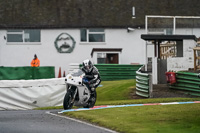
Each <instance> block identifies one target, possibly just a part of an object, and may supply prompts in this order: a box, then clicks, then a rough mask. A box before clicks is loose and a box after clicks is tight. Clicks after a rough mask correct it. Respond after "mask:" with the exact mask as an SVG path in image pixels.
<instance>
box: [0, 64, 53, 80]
mask: <svg viewBox="0 0 200 133" xmlns="http://www.w3.org/2000/svg"><path fill="white" fill-rule="evenodd" d="M49 78H55V68H54V67H0V80H20V79H24V80H28V79H49Z"/></svg>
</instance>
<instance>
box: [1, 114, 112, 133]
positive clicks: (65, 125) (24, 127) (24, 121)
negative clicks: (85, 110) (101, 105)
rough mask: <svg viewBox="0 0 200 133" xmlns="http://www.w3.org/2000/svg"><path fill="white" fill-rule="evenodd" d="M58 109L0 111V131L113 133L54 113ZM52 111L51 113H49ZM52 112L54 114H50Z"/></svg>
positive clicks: (25, 132)
mask: <svg viewBox="0 0 200 133" xmlns="http://www.w3.org/2000/svg"><path fill="white" fill-rule="evenodd" d="M58 111H59V110H54V111H52V110H51V111H47V110H25V111H0V133H111V132H112V133H113V132H114V131H111V130H109V129H105V128H101V127H98V126H93V125H92V124H86V123H84V122H80V121H75V120H73V119H69V118H67V117H59V116H58V115H56V114H54V112H58ZM51 112H52V113H51ZM52 114H54V115H52Z"/></svg>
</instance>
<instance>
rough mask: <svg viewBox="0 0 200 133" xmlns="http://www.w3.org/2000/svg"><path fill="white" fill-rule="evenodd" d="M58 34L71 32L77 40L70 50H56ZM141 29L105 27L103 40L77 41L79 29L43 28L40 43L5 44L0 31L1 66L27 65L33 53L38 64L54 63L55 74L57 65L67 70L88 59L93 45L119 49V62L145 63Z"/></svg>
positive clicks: (3, 32)
mask: <svg viewBox="0 0 200 133" xmlns="http://www.w3.org/2000/svg"><path fill="white" fill-rule="evenodd" d="M61 33H68V34H70V35H71V36H72V37H73V38H74V40H75V41H76V45H75V48H74V51H73V52H72V53H58V52H57V50H56V48H55V46H54V41H55V39H56V38H57V36H58V35H60V34H61ZM144 33H145V31H144V30H142V29H138V30H134V31H131V32H127V29H105V38H106V43H86V44H85V43H80V30H79V29H49V30H48V29H47V30H46V29H44V30H41V44H34V45H33V44H32V45H30V44H20V45H8V44H6V40H5V39H4V36H6V30H1V31H0V42H1V43H0V66H30V62H31V60H32V59H33V56H34V54H37V55H38V58H39V59H40V65H41V66H55V71H56V75H55V76H56V77H57V76H58V71H59V67H61V69H62V73H63V71H66V73H67V72H68V69H69V64H70V63H82V61H83V60H84V59H87V58H89V59H91V55H90V54H91V51H92V48H122V53H121V56H120V57H121V58H120V62H121V64H130V63H140V64H144V62H145V57H144V56H145V54H144V49H145V45H146V43H145V41H144V40H142V39H141V34H144Z"/></svg>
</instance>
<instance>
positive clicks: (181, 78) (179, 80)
mask: <svg viewBox="0 0 200 133" xmlns="http://www.w3.org/2000/svg"><path fill="white" fill-rule="evenodd" d="M198 75H199V74H198V73H191V72H177V73H176V83H174V84H172V85H170V88H171V89H178V90H183V91H185V92H186V93H188V94H190V95H195V96H200V77H199V76H198Z"/></svg>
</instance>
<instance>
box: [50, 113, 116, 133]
mask: <svg viewBox="0 0 200 133" xmlns="http://www.w3.org/2000/svg"><path fill="white" fill-rule="evenodd" d="M46 114H49V115H53V116H57V117H61V118H64V119H68V120H72V121H75V122H78V123H82V124H85V125H88V126H91V127H95V128H99V129H101V130H105V131H107V132H110V133H118V132H116V131H113V130H111V129H107V128H104V127H100V126H97V125H93V124H90V123H87V122H84V121H80V120H77V119H74V118H70V117H67V116H62V115H57V114H53V113H51V112H49V111H47V112H46Z"/></svg>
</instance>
